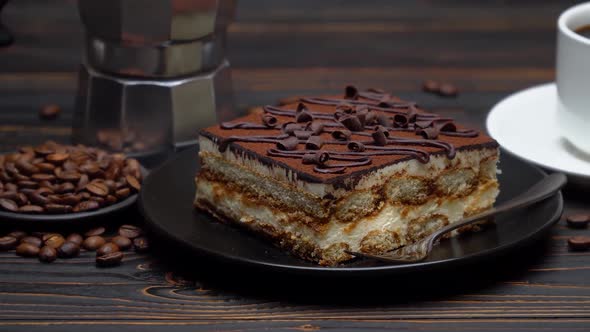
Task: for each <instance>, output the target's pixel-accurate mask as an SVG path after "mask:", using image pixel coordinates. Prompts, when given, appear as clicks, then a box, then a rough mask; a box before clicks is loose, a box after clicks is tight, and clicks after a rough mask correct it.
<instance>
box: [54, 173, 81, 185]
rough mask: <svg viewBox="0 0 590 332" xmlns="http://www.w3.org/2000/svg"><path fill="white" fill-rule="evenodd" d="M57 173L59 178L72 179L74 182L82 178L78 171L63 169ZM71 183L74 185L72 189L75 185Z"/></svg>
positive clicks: (63, 179)
mask: <svg viewBox="0 0 590 332" xmlns="http://www.w3.org/2000/svg"><path fill="white" fill-rule="evenodd" d="M56 175H57V178H58V179H60V180H62V181H72V182H78V181H79V180H80V177H81V176H82V175H81V174H80V173H78V172H77V171H62V172H60V173H59V174H56ZM70 184H71V183H70ZM71 185H72V189H74V185H73V184H71Z"/></svg>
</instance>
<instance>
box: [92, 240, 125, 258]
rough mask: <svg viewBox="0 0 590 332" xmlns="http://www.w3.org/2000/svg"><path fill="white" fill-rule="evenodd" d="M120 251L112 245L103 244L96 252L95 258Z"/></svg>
mask: <svg viewBox="0 0 590 332" xmlns="http://www.w3.org/2000/svg"><path fill="white" fill-rule="evenodd" d="M117 251H120V250H119V247H118V246H117V245H116V244H114V243H105V244H103V245H102V246H101V247H100V248H98V250H96V257H99V256H103V255H106V254H110V253H113V252H117Z"/></svg>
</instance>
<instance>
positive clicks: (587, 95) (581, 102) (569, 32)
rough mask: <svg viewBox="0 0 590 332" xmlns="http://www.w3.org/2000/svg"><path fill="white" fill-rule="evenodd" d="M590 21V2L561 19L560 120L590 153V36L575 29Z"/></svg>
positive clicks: (564, 129)
mask: <svg viewBox="0 0 590 332" xmlns="http://www.w3.org/2000/svg"><path fill="white" fill-rule="evenodd" d="M587 25H590V2H586V3H583V4H580V5H577V6H574V7H572V8H570V9H568V10H566V11H565V12H563V13H562V14H561V16H560V17H559V20H558V22H557V68H556V71H557V92H558V95H559V98H558V107H557V108H558V111H557V124H558V126H559V130H560V132H561V134H562V135H563V136H564V137H565V138H566V139H568V140H569V141H570V142H571V143H572V144H573V145H574V146H576V147H577V148H578V149H580V150H582V151H584V152H587V153H590V39H589V38H586V37H583V36H581V35H579V34H577V33H576V32H575V30H576V29H578V28H581V27H583V26H587Z"/></svg>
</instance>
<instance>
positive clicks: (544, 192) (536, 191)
mask: <svg viewBox="0 0 590 332" xmlns="http://www.w3.org/2000/svg"><path fill="white" fill-rule="evenodd" d="M566 182H567V178H566V176H565V175H563V174H561V173H555V174H551V175H549V176H547V177H545V178H544V179H543V180H541V181H539V182H537V183H536V184H535V185H533V186H532V187H531V188H530V189H529V190H527V191H525V192H524V193H522V194H520V195H518V196H517V197H515V198H513V199H511V200H509V201H507V202H504V203H502V204H501V205H499V206H496V207H493V208H491V209H490V210H487V211H485V212H482V213H479V214H476V215H474V216H471V217H468V218H465V219H462V220H460V221H457V222H455V223H452V224H450V225H447V226H445V227H443V228H441V229H440V230H438V231H436V232H434V233H432V234H430V235H429V236H427V237H425V238H423V239H421V240H420V241H417V242H415V243H411V244H408V245H406V246H404V247H401V248H398V249H395V250H393V251H389V252H387V253H385V254H382V255H373V254H367V253H362V252H354V251H347V253H348V254H350V255H354V256H358V257H366V258H373V259H377V260H380V261H385V262H388V263H395V264H408V263H416V262H420V261H422V260H424V259H425V258H426V257H428V255H429V254H430V252H431V251H432V248H433V246H434V244H435V242H436V240H438V239H439V238H440V237H441V236H443V235H444V234H446V233H448V232H450V231H453V230H455V229H457V228H459V227H462V226H466V225H469V224H473V223H475V222H478V221H481V220H482V219H485V218H489V217H492V216H495V215H497V214H499V213H503V212H507V211H510V210H514V209H518V208H524V207H527V206H530V205H532V204H535V203H537V202H540V201H542V200H545V199H547V198H549V197H551V196H553V195H554V194H555V193H556V192H557V191H559V190H560V189H561V188H562V187H563V186H564V185H565V184H566Z"/></svg>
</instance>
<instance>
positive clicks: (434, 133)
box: [416, 127, 439, 139]
mask: <svg viewBox="0 0 590 332" xmlns="http://www.w3.org/2000/svg"><path fill="white" fill-rule="evenodd" d="M416 134H418V135H420V136H422V137H424V138H426V139H436V138H437V137H438V134H439V132H438V129H436V128H433V127H428V128H423V129H419V130H418V131H416Z"/></svg>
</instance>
